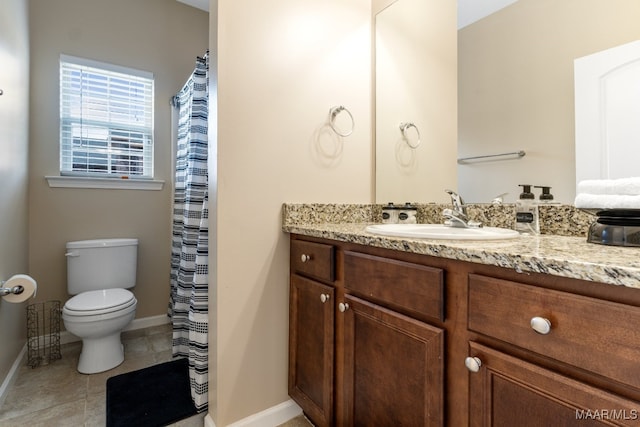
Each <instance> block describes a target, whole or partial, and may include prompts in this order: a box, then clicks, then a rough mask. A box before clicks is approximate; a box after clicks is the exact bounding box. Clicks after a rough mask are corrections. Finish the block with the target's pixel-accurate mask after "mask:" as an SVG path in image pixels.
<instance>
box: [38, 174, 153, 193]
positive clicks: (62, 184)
mask: <svg viewBox="0 0 640 427" xmlns="http://www.w3.org/2000/svg"><path fill="white" fill-rule="evenodd" d="M45 179H46V180H47V181H48V182H49V187H51V188H100V189H116V190H117V189H120V190H155V191H157V190H162V187H163V186H164V181H163V180H159V179H134V178H128V179H118V178H99V177H87V176H45Z"/></svg>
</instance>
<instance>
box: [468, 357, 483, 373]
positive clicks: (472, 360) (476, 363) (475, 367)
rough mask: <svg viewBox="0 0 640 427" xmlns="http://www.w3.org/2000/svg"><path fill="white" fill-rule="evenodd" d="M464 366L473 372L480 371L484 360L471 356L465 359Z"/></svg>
mask: <svg viewBox="0 0 640 427" xmlns="http://www.w3.org/2000/svg"><path fill="white" fill-rule="evenodd" d="M464 366H466V367H467V369H468V370H470V371H471V372H478V371H479V370H480V366H482V362H481V361H480V359H479V358H477V357H471V356H469V357H467V358H466V359H464Z"/></svg>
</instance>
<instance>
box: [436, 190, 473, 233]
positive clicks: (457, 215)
mask: <svg viewBox="0 0 640 427" xmlns="http://www.w3.org/2000/svg"><path fill="white" fill-rule="evenodd" d="M444 191H445V192H446V193H448V194H449V195H450V196H451V203H452V204H453V209H448V208H447V209H444V210H443V211H442V215H443V216H444V217H445V218H446V220H445V221H444V224H445V225H448V226H450V227H458V228H480V227H482V223H480V222H478V221H473V220H470V219H469V217H468V216H467V207H466V206H465V204H464V200H462V197H460V195H459V194H458V193H456V192H455V191H452V190H444Z"/></svg>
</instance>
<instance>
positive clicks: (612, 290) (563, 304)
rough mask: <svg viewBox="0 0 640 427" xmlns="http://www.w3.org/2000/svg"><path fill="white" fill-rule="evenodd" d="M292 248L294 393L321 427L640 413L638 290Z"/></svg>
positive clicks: (639, 418) (483, 425)
mask: <svg viewBox="0 0 640 427" xmlns="http://www.w3.org/2000/svg"><path fill="white" fill-rule="evenodd" d="M316 245H320V246H316ZM307 252H309V253H311V255H312V256H311V258H305V257H303V256H302V255H305V254H307ZM312 252H313V253H312ZM291 254H292V255H291V291H290V292H291V294H290V295H291V308H290V365H289V370H290V372H289V377H290V378H289V392H290V395H291V396H292V398H293V399H294V400H295V401H296V402H298V404H300V406H301V407H302V408H303V410H304V412H305V413H306V414H307V416H308V417H309V418H310V419H311V420H312V422H313V423H314V424H315V425H317V426H333V425H335V426H399V425H402V426H411V427H412V426H416V427H418V426H449V427H464V426H471V427H502V426H504V427H512V426H518V427H538V426H540V427H546V426H554V427H555V426H560V427H562V426H576V427H577V426H580V427H584V426H605V425H606V426H612V425H613V426H632V425H634V426H639V425H640V290H638V289H632V288H626V287H623V286H613V285H607V284H602V283H595V282H590V281H583V280H577V279H569V278H564V277H559V276H554V275H547V274H534V273H530V274H529V273H520V272H517V271H514V270H512V269H506V268H500V267H495V266H489V265H483V264H480V263H469V262H463V261H456V260H448V259H444V258H437V257H429V256H424V255H418V254H412V253H407V252H402V251H394V250H390V249H381V248H372V247H368V246H361V245H357V244H350V243H344V242H338V241H329V240H324V239H316V238H308V237H304V236H298V235H292V236H291ZM303 259H304V260H306V261H304V262H303V261H302V260H303ZM309 259H311V260H316V261H319V263H322V265H324V267H322V268H320V267H319V266H318V265H315V266H313V264H312V263H308V261H309ZM322 295H325V297H323V296H322ZM323 301H324V302H323ZM328 301H332V303H327V302H328ZM465 365H466V367H465Z"/></svg>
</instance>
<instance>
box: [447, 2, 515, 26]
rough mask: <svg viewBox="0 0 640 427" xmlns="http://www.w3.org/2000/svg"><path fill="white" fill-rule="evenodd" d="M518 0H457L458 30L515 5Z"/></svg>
mask: <svg viewBox="0 0 640 427" xmlns="http://www.w3.org/2000/svg"><path fill="white" fill-rule="evenodd" d="M516 1H518V0H458V29H460V28H463V27H466V26H467V25H469V24H472V23H474V22H476V21H479V20H480V19H482V18H484V17H485V16H488V15H491V14H492V13H494V12H497V11H498V10H500V9H502V8H504V7H507V6H509V5H510V4H512V3H515V2H516Z"/></svg>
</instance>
